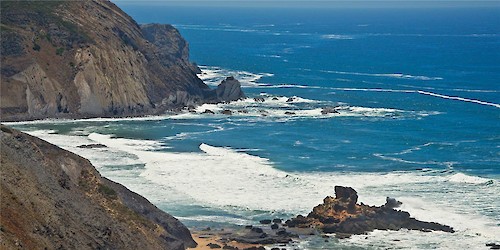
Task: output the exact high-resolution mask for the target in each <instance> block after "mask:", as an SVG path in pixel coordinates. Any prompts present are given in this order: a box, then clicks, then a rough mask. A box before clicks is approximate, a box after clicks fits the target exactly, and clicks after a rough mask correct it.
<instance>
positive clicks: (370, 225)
mask: <svg viewBox="0 0 500 250" xmlns="http://www.w3.org/2000/svg"><path fill="white" fill-rule="evenodd" d="M335 194H336V196H335V198H333V197H330V196H328V197H326V198H325V199H324V200H323V204H320V205H318V206H316V207H315V208H314V209H313V211H312V212H311V213H309V214H308V215H307V217H304V216H302V215H299V216H297V217H296V218H292V219H290V220H288V221H286V225H287V226H288V227H299V228H311V227H312V228H317V229H319V230H321V231H322V232H324V233H336V234H337V235H338V236H340V237H349V236H350V235H352V234H364V233H367V232H370V231H373V230H375V229H379V230H399V229H402V228H407V229H410V230H422V231H430V230H433V231H444V232H450V233H453V232H454V230H453V228H451V227H449V226H445V225H441V224H438V223H434V222H423V221H419V220H416V219H414V218H411V217H410V214H409V213H408V212H404V211H397V210H394V209H393V207H394V206H395V205H399V204H400V203H398V202H397V201H395V200H392V199H387V201H388V203H387V204H386V205H384V206H381V207H376V206H367V205H364V204H361V205H359V204H357V201H358V195H357V193H356V191H355V190H354V189H352V188H350V187H341V186H336V187H335Z"/></svg>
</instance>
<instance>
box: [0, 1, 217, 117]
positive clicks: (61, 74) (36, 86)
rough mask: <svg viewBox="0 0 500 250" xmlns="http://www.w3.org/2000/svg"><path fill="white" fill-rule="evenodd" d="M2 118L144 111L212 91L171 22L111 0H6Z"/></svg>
mask: <svg viewBox="0 0 500 250" xmlns="http://www.w3.org/2000/svg"><path fill="white" fill-rule="evenodd" d="M1 13H2V14H1V25H0V28H1V47H0V48H1V51H0V52H1V102H0V105H1V112H2V113H1V119H2V120H4V121H6V120H25V119H40V118H47V117H96V116H124V115H144V114H153V113H157V112H162V111H164V110H165V109H171V108H178V107H183V106H188V105H193V104H197V103H201V102H202V101H203V99H204V96H205V95H206V93H208V92H210V90H209V88H208V86H206V85H205V84H204V83H203V82H202V81H201V80H200V79H199V78H198V77H197V76H196V72H197V70H198V69H197V67H196V66H195V65H193V64H191V63H190V62H189V55H188V53H189V52H188V44H187V42H186V41H185V40H184V39H183V38H182V37H181V36H180V34H179V32H178V31H177V30H176V29H175V28H173V27H172V26H169V25H148V26H144V27H143V29H142V30H141V27H140V26H139V25H138V24H137V23H136V22H135V21H134V20H133V19H132V18H131V17H129V16H128V15H127V14H125V13H124V12H123V11H121V10H120V9H119V8H118V7H117V6H116V5H114V4H113V3H111V2H109V1H107V0H91V1H1Z"/></svg>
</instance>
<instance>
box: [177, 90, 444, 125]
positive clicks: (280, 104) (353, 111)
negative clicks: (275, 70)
mask: <svg viewBox="0 0 500 250" xmlns="http://www.w3.org/2000/svg"><path fill="white" fill-rule="evenodd" d="M259 98H262V99H260V100H259ZM259 98H246V99H243V100H239V101H235V102H231V103H219V104H203V105H201V106H199V107H197V108H196V109H195V110H194V111H195V113H193V112H188V111H186V112H184V113H182V114H178V115H174V116H171V117H170V119H195V118H200V117H205V118H207V117H214V118H221V117H227V115H223V114H222V111H224V110H230V111H231V112H232V115H231V116H230V117H233V118H237V117H240V118H252V117H260V118H286V119H302V118H313V119H325V118H333V117H379V118H405V117H425V116H429V115H437V114H440V113H439V112H433V111H431V112H427V111H421V112H417V111H404V110H398V109H392V108H374V107H358V106H348V105H344V104H342V105H339V104H335V105H334V104H332V103H329V102H323V101H317V100H311V99H306V98H301V97H297V96H292V97H284V96H269V95H267V94H261V97H259ZM332 105H333V106H335V108H334V109H335V112H331V113H326V114H325V113H324V112H323V111H324V108H325V107H331V106H332ZM207 110H210V111H212V112H214V113H215V114H206V113H205V112H206V111H207Z"/></svg>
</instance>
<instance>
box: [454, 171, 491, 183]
mask: <svg viewBox="0 0 500 250" xmlns="http://www.w3.org/2000/svg"><path fill="white" fill-rule="evenodd" d="M448 180H449V181H451V182H457V183H467V184H486V183H490V182H491V181H492V180H490V179H487V178H481V177H478V176H470V175H466V174H463V173H456V174H454V175H451V176H449V177H448Z"/></svg>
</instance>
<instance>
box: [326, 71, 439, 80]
mask: <svg viewBox="0 0 500 250" xmlns="http://www.w3.org/2000/svg"><path fill="white" fill-rule="evenodd" d="M321 72H324V73H332V74H339V75H356V76H376V77H388V78H399V79H413V80H422V81H431V80H443V78H442V77H430V76H414V75H409V74H402V73H362V72H347V71H337V70H321Z"/></svg>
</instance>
